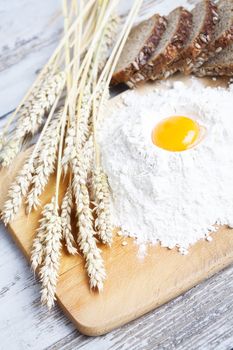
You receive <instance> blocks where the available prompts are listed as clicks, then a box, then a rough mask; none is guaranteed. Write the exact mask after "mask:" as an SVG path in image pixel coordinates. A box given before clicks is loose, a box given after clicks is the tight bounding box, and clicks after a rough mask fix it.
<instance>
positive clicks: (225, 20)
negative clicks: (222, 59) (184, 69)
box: [193, 0, 233, 72]
mask: <svg viewBox="0 0 233 350" xmlns="http://www.w3.org/2000/svg"><path fill="white" fill-rule="evenodd" d="M214 21H216V25H215V29H214V33H213V37H212V39H211V41H210V43H209V45H208V46H207V47H206V49H204V50H203V51H202V52H201V54H200V56H199V57H198V59H197V61H196V63H195V65H194V68H193V72H197V71H198V69H199V67H201V66H202V65H203V63H204V62H206V61H207V60H208V59H209V58H210V57H213V56H214V55H215V54H216V53H219V52H221V51H222V50H223V49H224V48H225V47H227V46H228V45H229V44H230V43H231V42H233V0H220V1H219V2H218V3H217V12H216V16H215V17H214Z"/></svg>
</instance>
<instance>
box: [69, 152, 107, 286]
mask: <svg viewBox="0 0 233 350" xmlns="http://www.w3.org/2000/svg"><path fill="white" fill-rule="evenodd" d="M72 170H73V179H72V186H73V193H74V198H75V205H76V217H77V228H78V230H79V232H78V238H77V241H78V244H79V247H80V250H81V251H82V253H83V256H84V258H85V260H86V264H85V267H86V269H87V273H88V276H89V281H90V286H91V288H98V290H102V289H103V282H104V279H105V278H106V274H105V270H104V264H103V259H102V257H101V253H100V250H99V248H98V247H97V244H96V238H95V232H94V229H93V214H92V210H91V208H90V198H89V193H88V189H87V186H86V176H87V175H86V170H85V167H83V159H82V153H81V152H80V151H79V152H77V153H76V156H75V158H74V159H73V161H72Z"/></svg>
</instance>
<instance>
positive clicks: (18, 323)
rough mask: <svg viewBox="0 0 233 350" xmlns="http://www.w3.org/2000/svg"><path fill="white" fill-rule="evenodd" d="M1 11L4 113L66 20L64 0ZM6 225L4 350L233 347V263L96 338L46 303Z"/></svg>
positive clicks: (6, 4)
mask: <svg viewBox="0 0 233 350" xmlns="http://www.w3.org/2000/svg"><path fill="white" fill-rule="evenodd" d="M0 13H1V25H0V26H1V29H0V38H1V40H0V101H1V103H0V116H3V115H4V114H6V113H8V112H9V111H10V110H12V109H13V108H14V107H15V105H16V104H17V102H18V101H19V99H20V97H22V95H23V93H24V92H25V90H26V89H27V87H28V86H29V85H30V83H31V82H32V81H33V79H34V77H35V74H36V72H37V70H38V69H39V68H40V67H41V65H42V64H43V63H44V62H45V60H46V58H47V57H48V56H49V54H50V53H51V52H52V49H53V47H54V44H55V42H56V41H57V38H58V35H59V32H60V28H61V22H60V20H59V1H57V0H50V1H45V0H41V1H35V0H31V1H30V0H20V1H17V0H11V1H6V0H2V1H1V2H0ZM3 33H4V35H3ZM0 230H1V240H0V252H1V254H0V349H3V350H5V349H16V350H17V349H66V350H68V349H83V350H87V349H88V350H89V349H90V350H92V349H94V350H98V349H101V350H105V349H112V350H117V349H142V350H144V349H145V350H147V349H148V350H149V349H159V350H160V349H169V350H170V349H191V350H192V349H208V350H209V349H223V350H226V349H229V350H230V349H232V348H233V317H232V313H233V303H232V294H233V293H232V292H233V267H231V268H227V269H226V270H225V271H223V272H221V273H219V274H218V275H216V276H215V277H213V278H211V279H209V280H208V281H206V282H204V283H202V284H201V285H199V286H197V287H195V288H193V289H192V290H191V291H189V292H187V293H185V294H184V295H182V296H180V297H178V298H177V299H175V300H174V301H172V302H170V303H168V304H167V305H165V306H163V307H161V308H159V309H157V310H156V311H154V312H151V313H150V314H148V315H146V316H144V317H142V318H141V319H139V320H137V321H134V322H132V323H131V324H128V325H127V326H124V327H122V328H119V329H117V330H115V331H113V332H111V333H109V334H108V335H106V336H102V337H97V338H89V337H86V336H82V335H80V334H79V333H78V332H77V331H76V330H75V328H74V327H73V325H72V324H71V323H70V322H69V320H68V319H67V318H66V317H65V316H64V315H63V313H62V312H61V311H60V310H59V309H58V308H57V307H56V308H55V309H54V310H53V311H51V312H50V313H48V312H47V310H46V309H45V308H43V307H41V306H40V303H39V285H38V283H37V281H36V279H35V277H34V276H33V274H32V273H31V272H30V269H29V267H28V264H27V262H26V260H25V258H24V257H23V256H22V254H21V252H20V251H19V250H18V248H17V247H16V246H15V244H14V242H13V241H12V239H11V238H10V236H9V234H8V233H7V231H6V230H5V229H4V228H3V226H0Z"/></svg>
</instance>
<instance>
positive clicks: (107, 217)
mask: <svg viewBox="0 0 233 350" xmlns="http://www.w3.org/2000/svg"><path fill="white" fill-rule="evenodd" d="M93 192H94V193H93V194H94V204H95V211H96V215H97V218H96V220H95V229H96V231H97V233H98V235H99V237H100V239H101V241H102V242H103V243H104V244H108V245H111V244H112V229H113V227H112V221H111V200H110V190H109V184H108V180H107V176H106V174H105V173H104V171H103V170H102V169H101V168H100V167H97V168H96V169H95V172H94V174H93Z"/></svg>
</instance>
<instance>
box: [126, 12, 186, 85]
mask: <svg viewBox="0 0 233 350" xmlns="http://www.w3.org/2000/svg"><path fill="white" fill-rule="evenodd" d="M191 27H192V14H191V13H190V12H189V11H187V10H185V9H184V8H183V7H178V8H176V9H175V10H173V11H172V12H171V13H170V14H169V15H168V17H167V29H166V31H165V33H164V34H163V36H162V38H161V40H160V42H159V45H158V46H157V48H156V49H155V51H154V53H153V54H152V56H151V57H150V58H149V60H148V61H147V63H146V64H145V65H144V66H143V67H142V68H141V69H140V71H139V72H137V73H135V74H134V75H133V76H132V77H131V78H130V79H129V81H128V82H127V84H128V85H129V86H130V87H133V86H134V85H135V84H137V83H139V82H140V81H146V80H150V79H152V80H155V79H157V78H158V77H159V76H160V75H161V73H163V72H165V69H166V67H167V65H168V64H170V63H171V62H173V61H174V60H175V59H176V58H177V57H178V55H179V53H180V51H181V50H182V49H183V47H184V45H185V43H186V42H187V40H188V38H189V35H190V31H191Z"/></svg>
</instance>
